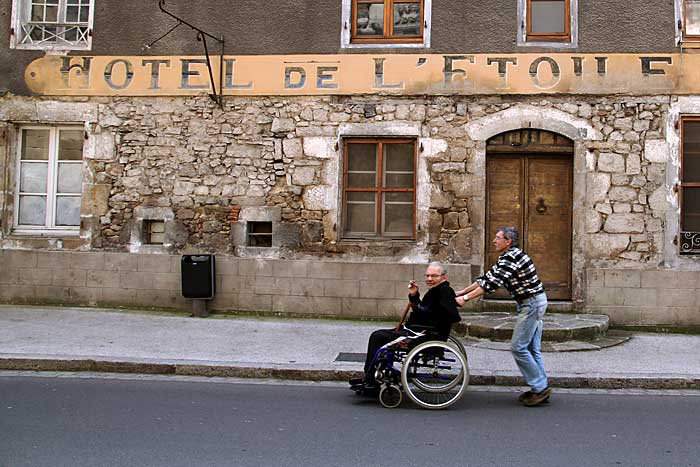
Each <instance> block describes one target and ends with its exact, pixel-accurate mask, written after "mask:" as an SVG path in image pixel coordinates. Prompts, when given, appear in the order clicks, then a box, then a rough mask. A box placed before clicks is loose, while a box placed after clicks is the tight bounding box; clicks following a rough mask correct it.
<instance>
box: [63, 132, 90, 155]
mask: <svg viewBox="0 0 700 467" xmlns="http://www.w3.org/2000/svg"><path fill="white" fill-rule="evenodd" d="M84 138H85V133H84V132H83V130H61V131H60V133H59V142H58V159H59V160H62V161H69V160H70V161H81V160H83V139H84Z"/></svg>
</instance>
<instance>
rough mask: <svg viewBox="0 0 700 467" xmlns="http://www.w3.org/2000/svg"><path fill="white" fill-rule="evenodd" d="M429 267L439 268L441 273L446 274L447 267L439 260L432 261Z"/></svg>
mask: <svg viewBox="0 0 700 467" xmlns="http://www.w3.org/2000/svg"><path fill="white" fill-rule="evenodd" d="M428 267H429V268H435V267H437V268H440V273H441V274H447V268H446V267H445V266H444V265H443V264H442V263H441V262H439V261H433V262H432V263H430V264H429V265H428Z"/></svg>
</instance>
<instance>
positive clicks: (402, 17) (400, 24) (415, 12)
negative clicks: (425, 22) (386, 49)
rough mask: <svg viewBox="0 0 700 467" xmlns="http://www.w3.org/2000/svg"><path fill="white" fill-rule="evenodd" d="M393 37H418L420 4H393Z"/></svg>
mask: <svg viewBox="0 0 700 467" xmlns="http://www.w3.org/2000/svg"><path fill="white" fill-rule="evenodd" d="M392 19H393V20H394V35H395V36H419V35H420V22H421V16H420V3H394V17H393V18H392Z"/></svg>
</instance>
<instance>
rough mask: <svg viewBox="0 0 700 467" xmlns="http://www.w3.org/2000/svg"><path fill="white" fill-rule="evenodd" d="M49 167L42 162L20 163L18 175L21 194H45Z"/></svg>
mask: <svg viewBox="0 0 700 467" xmlns="http://www.w3.org/2000/svg"><path fill="white" fill-rule="evenodd" d="M48 173H49V165H48V164H45V163H43V162H22V164H21V168H20V174H19V191H20V192H21V193H46V180H47V177H48Z"/></svg>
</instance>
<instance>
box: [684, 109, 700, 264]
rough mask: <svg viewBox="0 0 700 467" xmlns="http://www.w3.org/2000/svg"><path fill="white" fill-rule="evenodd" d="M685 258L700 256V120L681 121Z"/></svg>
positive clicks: (694, 118) (685, 119)
mask: <svg viewBox="0 0 700 467" xmlns="http://www.w3.org/2000/svg"><path fill="white" fill-rule="evenodd" d="M681 147H682V154H681V186H680V205H681V242H680V246H681V250H680V252H681V254H698V253H700V117H683V118H682V119H681Z"/></svg>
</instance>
